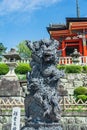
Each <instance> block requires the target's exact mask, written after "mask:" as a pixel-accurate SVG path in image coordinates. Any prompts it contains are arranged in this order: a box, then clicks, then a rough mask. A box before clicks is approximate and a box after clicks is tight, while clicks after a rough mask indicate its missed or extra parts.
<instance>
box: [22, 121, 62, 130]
mask: <svg viewBox="0 0 87 130" xmlns="http://www.w3.org/2000/svg"><path fill="white" fill-rule="evenodd" d="M21 130H63V129H62V126H61V125H60V124H58V123H38V124H37V123H36V124H35V123H30V124H28V125H26V126H24V127H23V128H21Z"/></svg>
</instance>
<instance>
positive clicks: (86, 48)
mask: <svg viewBox="0 0 87 130" xmlns="http://www.w3.org/2000/svg"><path fill="white" fill-rule="evenodd" d="M83 56H87V46H86V37H85V34H84V35H83Z"/></svg>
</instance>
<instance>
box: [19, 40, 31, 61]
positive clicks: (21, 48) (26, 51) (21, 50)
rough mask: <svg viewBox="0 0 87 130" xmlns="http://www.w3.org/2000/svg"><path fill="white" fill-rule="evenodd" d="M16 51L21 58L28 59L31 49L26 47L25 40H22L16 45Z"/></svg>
mask: <svg viewBox="0 0 87 130" xmlns="http://www.w3.org/2000/svg"><path fill="white" fill-rule="evenodd" d="M17 51H18V53H19V54H20V56H21V58H24V59H28V58H30V57H31V50H30V49H29V48H28V47H27V45H26V41H22V42H20V43H19V44H18V45H17Z"/></svg>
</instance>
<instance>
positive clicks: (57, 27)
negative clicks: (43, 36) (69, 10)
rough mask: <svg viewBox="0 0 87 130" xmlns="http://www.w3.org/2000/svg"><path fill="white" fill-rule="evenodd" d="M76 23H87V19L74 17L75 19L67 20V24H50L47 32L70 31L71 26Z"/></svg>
mask: <svg viewBox="0 0 87 130" xmlns="http://www.w3.org/2000/svg"><path fill="white" fill-rule="evenodd" d="M74 22H83V23H84V22H87V17H81V18H77V17H73V18H66V24H50V25H49V27H47V31H48V32H49V31H58V30H67V29H69V24H70V23H74Z"/></svg>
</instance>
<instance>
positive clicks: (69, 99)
mask: <svg viewBox="0 0 87 130" xmlns="http://www.w3.org/2000/svg"><path fill="white" fill-rule="evenodd" d="M59 104H60V107H61V108H62V111H66V110H80V109H81V110H84V111H86V110H87V101H86V102H83V101H82V100H78V101H76V100H75V99H74V97H73V96H63V97H61V98H60V100H59ZM13 107H20V108H24V99H23V98H21V99H17V98H14V97H12V98H11V97H0V110H3V109H12V108H13Z"/></svg>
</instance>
